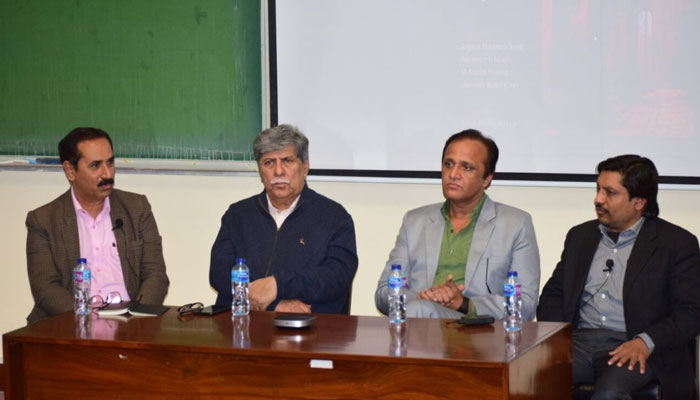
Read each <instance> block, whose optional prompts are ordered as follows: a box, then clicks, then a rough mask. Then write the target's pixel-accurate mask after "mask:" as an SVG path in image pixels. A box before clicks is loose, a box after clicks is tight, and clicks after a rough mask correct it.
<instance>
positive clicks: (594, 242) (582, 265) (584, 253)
mask: <svg viewBox="0 0 700 400" xmlns="http://www.w3.org/2000/svg"><path fill="white" fill-rule="evenodd" d="M601 235H602V234H601V233H600V229H598V224H591V229H590V231H587V232H585V234H584V235H583V237H581V238H580V241H581V242H580V245H581V247H580V248H581V251H580V252H579V258H578V264H577V265H576V269H575V270H574V273H573V282H572V286H573V287H572V288H571V293H572V294H574V296H567V297H568V298H571V299H573V301H574V303H573V306H572V311H573V310H574V309H578V305H579V303H580V300H581V296H582V295H583V288H584V287H585V286H586V279H587V278H588V271H589V270H590V269H591V263H592V262H593V257H594V256H595V252H596V249H597V248H598V244H599V243H600V236H601ZM565 290H566V288H565Z"/></svg>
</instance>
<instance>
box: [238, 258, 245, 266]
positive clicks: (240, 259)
mask: <svg viewBox="0 0 700 400" xmlns="http://www.w3.org/2000/svg"><path fill="white" fill-rule="evenodd" d="M239 264H245V258H243V257H240V258H237V259H236V265H239Z"/></svg>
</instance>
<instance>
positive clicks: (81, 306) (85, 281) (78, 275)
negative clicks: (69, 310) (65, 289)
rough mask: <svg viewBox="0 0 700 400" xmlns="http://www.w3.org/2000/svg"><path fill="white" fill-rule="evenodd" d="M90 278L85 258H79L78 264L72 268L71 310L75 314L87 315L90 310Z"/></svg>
mask: <svg viewBox="0 0 700 400" xmlns="http://www.w3.org/2000/svg"><path fill="white" fill-rule="evenodd" d="M91 278H92V276H91V274H90V268H88V265H87V260H86V259H85V258H79V259H78V264H77V265H76V266H75V268H74V269H73V297H74V303H73V311H75V315H87V314H90V312H91V311H92V306H91V305H90V282H91Z"/></svg>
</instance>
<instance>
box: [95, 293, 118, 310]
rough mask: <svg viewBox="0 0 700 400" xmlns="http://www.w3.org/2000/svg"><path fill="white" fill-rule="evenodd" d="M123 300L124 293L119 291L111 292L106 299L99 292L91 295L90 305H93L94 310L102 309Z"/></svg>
mask: <svg viewBox="0 0 700 400" xmlns="http://www.w3.org/2000/svg"><path fill="white" fill-rule="evenodd" d="M121 302H122V295H121V294H119V292H110V293H108V294H107V297H106V298H104V299H103V298H102V296H100V295H99V294H96V295H94V296H92V297H90V306H92V309H93V310H101V309H103V308H105V307H107V306H108V305H110V304H117V303H121Z"/></svg>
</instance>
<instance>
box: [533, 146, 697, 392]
mask: <svg viewBox="0 0 700 400" xmlns="http://www.w3.org/2000/svg"><path fill="white" fill-rule="evenodd" d="M598 174H599V175H598V180H597V185H596V187H597V193H596V196H595V200H594V204H595V210H596V214H597V216H598V219H597V220H593V221H588V222H585V223H583V224H581V225H578V226H575V227H573V228H572V229H571V230H570V231H569V233H568V234H567V236H566V241H565V243H564V251H563V252H562V255H561V261H559V263H558V264H557V266H556V268H555V270H554V273H553V274H552V277H551V278H550V279H549V281H548V282H547V284H546V285H545V286H544V288H543V290H542V295H541V296H540V301H539V306H538V308H537V318H538V320H539V321H562V322H570V323H571V324H572V325H573V328H574V331H573V358H574V360H573V383H574V386H576V385H579V384H582V383H593V384H594V385H595V390H596V392H595V394H594V397H593V398H594V399H629V398H631V393H633V392H634V391H635V390H636V389H638V388H640V387H642V386H644V385H646V384H647V383H649V382H651V381H653V380H656V379H658V381H659V382H660V383H661V389H662V391H663V394H664V398H670V399H688V398H691V397H692V395H693V391H694V378H693V353H692V352H693V351H694V342H695V341H694V338H695V336H697V335H698V333H700V296H698V294H697V293H698V288H700V249H699V248H698V240H697V238H696V237H695V236H694V235H692V234H691V233H690V232H688V231H686V230H684V229H683V228H680V227H678V226H676V225H673V224H671V223H669V222H667V221H664V220H663V219H660V218H658V214H659V206H658V203H657V200H656V198H657V193H658V173H657V171H656V167H655V166H654V164H653V163H652V162H651V160H649V159H647V158H644V157H640V156H636V155H623V156H618V157H613V158H609V159H607V160H605V161H603V162H601V163H600V164H598Z"/></svg>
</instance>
